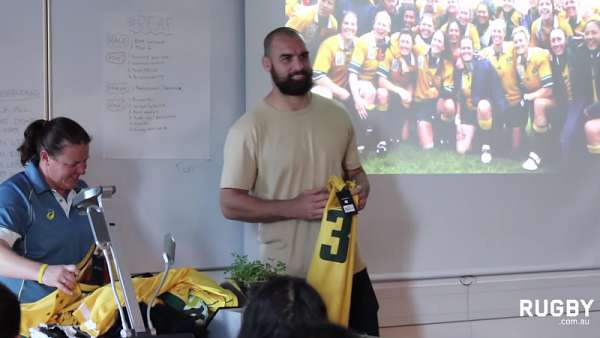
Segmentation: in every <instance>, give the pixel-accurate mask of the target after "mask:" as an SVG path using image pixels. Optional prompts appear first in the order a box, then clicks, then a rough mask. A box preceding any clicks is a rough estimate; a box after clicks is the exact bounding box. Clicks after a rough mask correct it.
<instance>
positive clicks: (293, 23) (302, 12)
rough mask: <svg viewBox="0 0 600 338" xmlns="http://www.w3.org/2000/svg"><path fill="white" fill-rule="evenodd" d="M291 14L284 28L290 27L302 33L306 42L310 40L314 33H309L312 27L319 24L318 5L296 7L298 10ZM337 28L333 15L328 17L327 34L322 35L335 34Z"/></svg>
mask: <svg viewBox="0 0 600 338" xmlns="http://www.w3.org/2000/svg"><path fill="white" fill-rule="evenodd" d="M293 14H294V15H292V16H291V17H290V19H289V20H288V21H287V22H286V24H285V25H286V27H291V28H293V29H295V30H297V31H298V32H300V33H302V34H303V35H304V38H305V39H306V40H312V39H313V38H314V36H313V35H315V32H316V31H315V32H310V33H309V31H312V30H313V29H312V27H315V26H317V25H318V23H319V15H318V5H312V6H303V7H298V10H297V11H295V13H293ZM309 28H311V29H309ZM337 28H338V25H337V20H336V19H335V17H334V16H333V15H330V16H329V18H328V22H327V28H326V30H327V32H326V33H325V34H324V35H332V34H335V33H336V32H337ZM308 35H311V36H308Z"/></svg>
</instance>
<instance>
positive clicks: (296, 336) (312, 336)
mask: <svg viewBox="0 0 600 338" xmlns="http://www.w3.org/2000/svg"><path fill="white" fill-rule="evenodd" d="M290 338H359V336H358V335H356V334H354V333H352V332H350V331H349V330H348V329H346V328H344V327H341V326H339V325H337V324H333V323H327V322H320V323H309V324H306V325H301V326H300V327H298V328H297V329H296V330H294V332H293V333H292V335H291V337H290Z"/></svg>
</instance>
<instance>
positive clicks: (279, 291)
mask: <svg viewBox="0 0 600 338" xmlns="http://www.w3.org/2000/svg"><path fill="white" fill-rule="evenodd" d="M323 322H327V310H326V308H325V303H323V300H322V299H321V296H319V294H318V293H317V291H315V289H313V288H312V287H311V286H310V285H308V283H306V282H305V281H304V280H303V279H301V278H297V277H291V276H280V277H276V278H273V279H271V280H269V281H268V282H267V283H265V285H263V286H262V287H261V288H260V289H259V290H258V291H257V292H256V293H255V294H254V295H253V297H252V298H251V299H250V302H249V303H248V306H246V310H245V311H244V315H243V317H242V327H241V329H240V333H239V335H238V338H287V337H291V336H292V334H293V332H295V331H296V330H298V329H299V327H300V326H301V325H306V324H308V323H323Z"/></svg>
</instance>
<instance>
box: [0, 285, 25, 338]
mask: <svg viewBox="0 0 600 338" xmlns="http://www.w3.org/2000/svg"><path fill="white" fill-rule="evenodd" d="M20 325H21V308H20V306H19V301H18V300H17V296H15V294H14V293H12V291H10V290H9V289H8V288H7V287H6V286H4V285H3V284H0V338H15V337H18V336H19V327H20Z"/></svg>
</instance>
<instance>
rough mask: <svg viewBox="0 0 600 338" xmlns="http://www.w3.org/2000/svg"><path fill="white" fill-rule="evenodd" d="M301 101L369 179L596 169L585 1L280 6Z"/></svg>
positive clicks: (597, 142)
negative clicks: (301, 85) (295, 58)
mask: <svg viewBox="0 0 600 338" xmlns="http://www.w3.org/2000/svg"><path fill="white" fill-rule="evenodd" d="M283 5H284V9H283V10H284V11H285V16H286V18H287V21H286V22H285V23H282V24H285V25H286V26H288V27H292V28H294V29H296V30H298V31H299V32H300V33H301V34H302V35H303V37H304V39H305V42H306V45H307V48H308V50H309V52H310V57H311V62H312V63H313V82H314V86H313V89H312V91H313V93H314V94H318V95H322V96H325V97H328V98H331V99H334V100H337V101H338V102H339V103H340V104H342V105H344V106H345V108H346V110H347V112H348V114H349V116H350V119H351V120H352V122H353V124H354V128H355V131H356V136H357V147H358V150H359V153H360V154H361V157H362V162H363V167H364V168H365V170H366V171H367V172H368V173H369V174H400V173H411V174H426V173H427V174H429V173H443V174H449V173H526V172H537V173H540V172H541V173H547V172H555V171H559V170H567V169H569V168H572V167H573V166H576V165H577V166H581V165H585V163H587V162H589V161H598V158H600V103H598V97H600V5H598V4H597V2H595V1H591V0H581V1H578V0H554V1H552V0H537V1H536V0H530V1H518V2H517V1H514V0H488V1H481V2H476V1H458V0H417V1H414V0H413V1H402V0H285V2H284V4H283Z"/></svg>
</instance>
